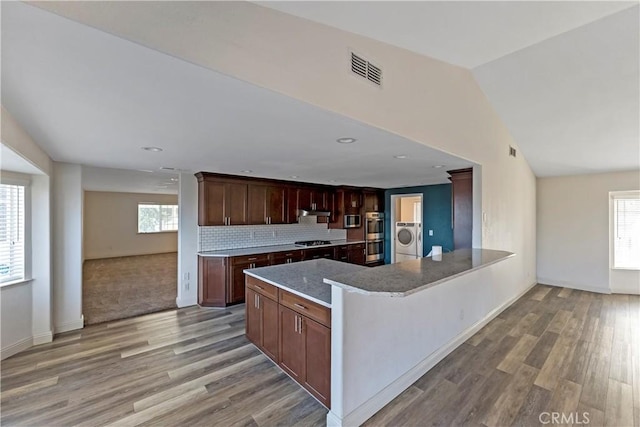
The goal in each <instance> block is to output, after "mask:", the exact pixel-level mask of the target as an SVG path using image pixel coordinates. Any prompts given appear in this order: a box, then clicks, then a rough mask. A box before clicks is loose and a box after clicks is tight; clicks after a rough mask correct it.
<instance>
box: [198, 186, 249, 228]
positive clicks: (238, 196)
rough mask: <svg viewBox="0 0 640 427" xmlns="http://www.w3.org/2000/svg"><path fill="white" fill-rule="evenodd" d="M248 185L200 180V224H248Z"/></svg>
mask: <svg viewBox="0 0 640 427" xmlns="http://www.w3.org/2000/svg"><path fill="white" fill-rule="evenodd" d="M246 224H248V221H247V185H246V184H241V183H234V182H225V181H210V180H202V181H200V180H199V184H198V225H201V226H211V225H246Z"/></svg>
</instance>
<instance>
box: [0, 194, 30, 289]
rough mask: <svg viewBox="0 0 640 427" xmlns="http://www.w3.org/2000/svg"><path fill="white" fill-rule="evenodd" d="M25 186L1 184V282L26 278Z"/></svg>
mask: <svg viewBox="0 0 640 427" xmlns="http://www.w3.org/2000/svg"><path fill="white" fill-rule="evenodd" d="M24 203H25V200H24V187H23V186H21V185H8V184H0V283H6V282H12V281H15V280H20V279H24V265H25V260H24V247H25V245H24V227H25V218H24V215H25V205H24Z"/></svg>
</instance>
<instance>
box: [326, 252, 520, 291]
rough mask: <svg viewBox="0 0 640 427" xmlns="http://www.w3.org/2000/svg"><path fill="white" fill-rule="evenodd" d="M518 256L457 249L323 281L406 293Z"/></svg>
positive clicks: (369, 289)
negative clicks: (439, 257)
mask: <svg viewBox="0 0 640 427" xmlns="http://www.w3.org/2000/svg"><path fill="white" fill-rule="evenodd" d="M512 256H515V254H513V253H511V252H506V251H495V250H490V249H458V250H455V251H453V252H449V253H446V254H443V255H442V256H441V260H440V261H438V260H437V259H436V260H433V259H431V258H419V259H416V260H412V261H405V262H401V263H397V264H390V265H385V266H381V267H375V268H371V269H365V270H363V271H357V272H348V274H336V275H330V276H327V277H325V279H324V282H325V283H327V284H330V285H335V286H339V287H341V288H344V289H346V290H348V291H351V292H360V293H363V294H369V295H386V296H391V297H404V296H407V295H410V294H412V293H415V292H418V291H421V290H423V289H426V288H429V287H432V286H435V285H437V284H439V283H442V282H445V281H448V280H451V279H453V278H454V277H458V276H461V275H463V274H466V273H469V272H471V271H474V270H477V269H479V268H482V267H486V266H488V265H491V264H494V263H496V262H498V261H501V260H503V259H506V258H509V257H512Z"/></svg>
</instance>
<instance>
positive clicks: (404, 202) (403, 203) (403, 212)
mask: <svg viewBox="0 0 640 427" xmlns="http://www.w3.org/2000/svg"><path fill="white" fill-rule="evenodd" d="M421 202H422V197H418V196H416V197H401V198H400V212H399V213H400V215H399V216H397V217H396V221H398V222H416V221H418V222H422V213H418V218H416V217H415V216H414V204H415V203H421Z"/></svg>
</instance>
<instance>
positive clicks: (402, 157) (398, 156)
mask: <svg viewBox="0 0 640 427" xmlns="http://www.w3.org/2000/svg"><path fill="white" fill-rule="evenodd" d="M393 157H394V158H395V159H406V158H407V156H406V155H405V154H398V155H397V156H393Z"/></svg>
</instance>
